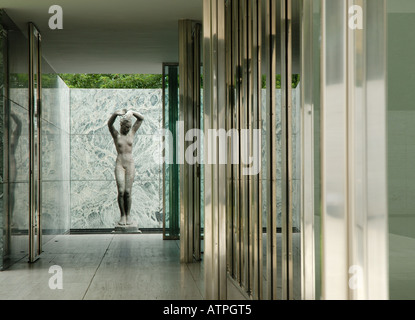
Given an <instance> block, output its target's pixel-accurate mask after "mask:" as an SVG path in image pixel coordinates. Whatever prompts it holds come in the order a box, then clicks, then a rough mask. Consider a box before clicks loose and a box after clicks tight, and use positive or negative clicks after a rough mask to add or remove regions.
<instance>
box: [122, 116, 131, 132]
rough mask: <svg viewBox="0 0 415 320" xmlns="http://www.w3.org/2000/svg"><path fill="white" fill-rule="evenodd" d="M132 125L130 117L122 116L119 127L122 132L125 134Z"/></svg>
mask: <svg viewBox="0 0 415 320" xmlns="http://www.w3.org/2000/svg"><path fill="white" fill-rule="evenodd" d="M131 126H132V121H131V117H122V118H121V119H120V129H121V133H122V134H127V133H128V132H129V131H130V129H131Z"/></svg>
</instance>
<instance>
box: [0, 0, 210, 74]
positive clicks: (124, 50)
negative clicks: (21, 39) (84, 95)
mask: <svg viewBox="0 0 415 320" xmlns="http://www.w3.org/2000/svg"><path fill="white" fill-rule="evenodd" d="M52 5H60V6H61V7H62V9H63V29H62V30H58V29H56V30H51V29H50V28H49V26H48V22H49V18H50V17H51V16H52V14H49V12H48V11H49V7H50V6H52ZM0 7H1V8H3V9H4V10H5V11H6V13H7V14H8V15H9V17H10V18H11V19H12V20H13V21H14V22H15V24H16V25H17V26H18V27H19V28H20V29H21V30H22V31H23V32H24V33H26V32H27V31H26V30H27V23H28V22H29V21H31V22H34V23H35V24H36V26H37V27H38V28H39V30H40V32H41V34H42V51H43V55H44V57H45V59H46V60H47V61H48V62H49V64H50V65H51V66H52V67H53V68H54V69H55V71H56V72H58V73H161V63H162V62H177V61H178V20H179V19H192V20H196V21H202V13H203V12H202V0H117V1H114V0H1V4H0Z"/></svg>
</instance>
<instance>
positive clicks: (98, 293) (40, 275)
mask: <svg viewBox="0 0 415 320" xmlns="http://www.w3.org/2000/svg"><path fill="white" fill-rule="evenodd" d="M179 258H180V250H179V242H178V241H163V240H162V235H161V234H126V235H123V234H105V235H61V236H56V237H55V238H53V239H52V240H50V241H49V242H48V243H46V244H45V245H44V247H43V252H42V254H41V256H40V259H39V260H37V261H36V262H35V263H33V264H29V263H28V262H27V259H26V258H23V259H21V260H20V261H19V262H17V263H15V264H14V265H12V266H11V267H10V268H9V269H7V270H5V271H2V272H0V300H4V299H30V300H32V299H41V300H48V299H54V300H56V299H69V300H81V299H85V300H118V299H123V300H129V299H134V300H158V299H160V300H187V299H192V300H200V299H203V298H204V294H205V292H204V278H203V277H204V274H203V263H193V264H181V263H180V261H179ZM53 265H57V266H60V267H61V268H62V289H51V288H50V287H49V282H51V283H52V284H53V283H55V284H56V281H53V280H54V279H55V277H56V275H57V274H56V273H49V268H50V267H51V266H53ZM228 298H229V299H244V297H243V296H242V295H241V294H240V292H239V291H238V290H237V289H236V288H235V287H234V285H233V284H232V283H230V282H229V284H228Z"/></svg>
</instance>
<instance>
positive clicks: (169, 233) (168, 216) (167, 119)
mask: <svg viewBox="0 0 415 320" xmlns="http://www.w3.org/2000/svg"><path fill="white" fill-rule="evenodd" d="M163 71H164V84H165V87H164V88H163V90H164V128H165V129H167V130H169V131H170V132H171V137H172V138H173V141H167V140H166V141H165V143H166V145H165V152H166V150H167V149H168V150H169V151H168V152H169V154H170V155H172V157H171V158H170V159H171V160H173V161H172V163H169V162H168V161H167V162H166V164H165V172H164V174H165V180H164V183H165V188H164V191H165V195H164V196H165V213H164V219H165V220H164V223H165V225H164V238H165V239H178V238H179V234H180V209H179V165H178V164H177V163H176V149H177V141H176V121H178V120H179V75H178V73H179V66H178V65H165V66H164V70H163Z"/></svg>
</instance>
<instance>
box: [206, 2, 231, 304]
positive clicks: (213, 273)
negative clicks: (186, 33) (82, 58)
mask: <svg viewBox="0 0 415 320" xmlns="http://www.w3.org/2000/svg"><path fill="white" fill-rule="evenodd" d="M203 33H204V36H203V38H204V39H203V52H204V59H203V60H204V63H203V66H204V75H205V82H204V131H205V137H209V129H225V128H226V119H225V106H226V93H225V87H226V75H225V56H226V55H225V1H224V0H204V1H203ZM205 141H206V140H205ZM207 144H210V147H212V146H213V145H214V146H215V150H216V159H214V160H216V163H209V162H208V161H207V160H209V155H208V153H209V152H205V155H206V156H207V157H205V165H204V168H205V186H204V188H205V189H204V190H205V194H204V196H205V199H204V201H205V290H206V295H205V297H206V299H226V297H227V286H226V284H227V283H226V282H227V277H226V165H225V164H220V163H219V158H220V157H221V156H222V153H225V156H226V149H224V150H222V149H221V148H219V147H218V145H219V146H220V144H218V145H216V144H214V141H211V139H208V141H207ZM208 150H209V148H208Z"/></svg>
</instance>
